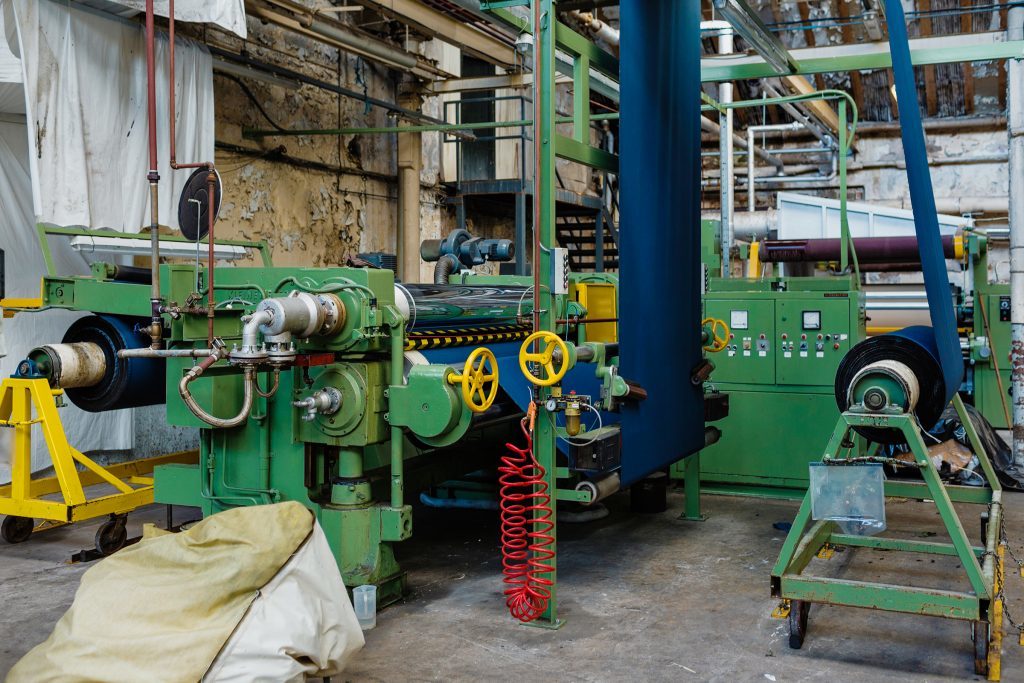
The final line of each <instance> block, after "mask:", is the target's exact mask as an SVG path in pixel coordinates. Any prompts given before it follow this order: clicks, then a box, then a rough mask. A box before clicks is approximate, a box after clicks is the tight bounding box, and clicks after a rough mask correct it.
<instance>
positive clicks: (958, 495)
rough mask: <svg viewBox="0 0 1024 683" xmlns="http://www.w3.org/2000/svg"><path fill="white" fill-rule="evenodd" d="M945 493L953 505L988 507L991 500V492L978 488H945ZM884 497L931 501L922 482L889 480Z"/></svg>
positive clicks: (929, 494) (886, 483)
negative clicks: (972, 504) (968, 504)
mask: <svg viewBox="0 0 1024 683" xmlns="http://www.w3.org/2000/svg"><path fill="white" fill-rule="evenodd" d="M946 493H947V494H948V495H949V499H950V500H952V501H953V502H954V503H976V504H978V505H988V504H989V503H990V502H991V500H992V491H991V490H990V489H988V488H982V487H978V486H947V487H946ZM885 495H886V496H888V497H891V498H911V499H916V500H930V499H931V493H930V492H929V491H928V487H927V486H926V485H925V484H924V483H922V482H915V481H896V480H892V479H890V480H888V481H886V482H885Z"/></svg>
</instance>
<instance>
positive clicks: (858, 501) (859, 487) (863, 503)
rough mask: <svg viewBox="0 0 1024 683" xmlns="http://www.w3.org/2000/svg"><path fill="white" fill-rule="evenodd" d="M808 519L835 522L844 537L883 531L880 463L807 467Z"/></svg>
mask: <svg viewBox="0 0 1024 683" xmlns="http://www.w3.org/2000/svg"><path fill="white" fill-rule="evenodd" d="M810 479H811V481H810V492H811V518H812V519H815V520H822V519H827V520H830V521H833V522H835V523H836V525H837V526H838V527H839V529H840V531H842V532H843V533H845V534H856V535H858V536H873V535H874V534H877V533H880V532H882V531H885V472H884V471H883V470H882V465H881V464H880V463H856V464H850V465H828V464H826V463H823V462H814V463H811V465H810Z"/></svg>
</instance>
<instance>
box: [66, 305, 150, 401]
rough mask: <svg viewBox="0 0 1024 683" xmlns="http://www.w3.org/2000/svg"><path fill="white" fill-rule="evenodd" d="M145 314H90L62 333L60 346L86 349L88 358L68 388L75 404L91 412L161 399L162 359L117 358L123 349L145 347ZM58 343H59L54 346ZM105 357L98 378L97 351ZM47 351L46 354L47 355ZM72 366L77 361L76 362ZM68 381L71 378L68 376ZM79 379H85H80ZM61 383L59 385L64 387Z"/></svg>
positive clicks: (147, 339) (68, 394)
mask: <svg viewBox="0 0 1024 683" xmlns="http://www.w3.org/2000/svg"><path fill="white" fill-rule="evenodd" d="M148 322H149V321H148V320H146V319H143V318H127V317H121V316H114V315H91V316H88V317H85V318H80V319H79V320H76V321H75V322H74V323H73V324H72V325H71V327H69V328H68V331H67V332H66V333H65V334H64V340H63V344H61V345H59V346H70V347H74V348H75V349H77V350H83V349H84V350H86V351H87V353H89V358H90V360H89V361H88V362H87V363H86V366H87V369H85V371H84V372H83V373H81V374H80V375H76V379H75V380H73V381H74V382H75V383H76V386H74V387H66V388H67V396H68V398H69V399H70V400H71V402H72V403H74V404H75V405H76V406H78V407H79V408H81V409H82V410H85V411H88V412H90V413H98V412H102V411H105V410H119V409H121V408H138V407H141V406H150V405H157V404H160V403H164V401H165V400H166V398H165V394H164V387H165V382H166V371H165V368H164V361H163V360H161V359H153V358H118V356H117V352H118V351H120V350H122V349H137V348H142V347H146V346H149V343H150V339H149V336H148V335H147V334H145V333H143V332H139V331H138V330H139V329H140V328H143V327H145V326H146V325H147V324H148ZM54 346H58V345H54ZM100 353H102V355H103V361H102V365H103V375H102V377H100V378H99V379H98V380H97V381H94V380H96V375H98V367H99V365H100V361H99V357H98V355H99V354H100ZM47 355H48V354H47ZM60 362H61V363H62V369H61V371H60V375H61V377H64V376H68V370H66V369H64V358H63V357H62V358H60ZM75 364H76V365H79V366H80V365H81V364H78V363H75ZM69 381H71V380H70V376H69ZM79 382H89V383H87V384H86V383H82V384H79ZM62 386H63V385H62Z"/></svg>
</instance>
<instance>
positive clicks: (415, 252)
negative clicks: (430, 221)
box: [397, 94, 423, 282]
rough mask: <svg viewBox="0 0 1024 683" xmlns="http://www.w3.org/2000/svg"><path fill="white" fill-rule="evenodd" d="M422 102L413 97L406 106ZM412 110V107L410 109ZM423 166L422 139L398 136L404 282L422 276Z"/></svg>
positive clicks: (401, 251)
mask: <svg viewBox="0 0 1024 683" xmlns="http://www.w3.org/2000/svg"><path fill="white" fill-rule="evenodd" d="M411 101H415V102H422V100H421V99H420V97H419V96H418V95H416V94H410V95H409V96H408V97H407V98H406V101H405V102H403V104H407V103H408V102H411ZM410 108H411V107H410ZM422 166H423V135H422V134H421V133H401V134H399V135H398V214H399V221H398V225H399V231H398V232H399V235H398V240H397V242H398V244H397V247H398V249H397V253H398V255H399V273H400V274H401V278H402V280H404V281H405V282H417V281H419V279H420V278H419V274H420V258H419V244H420V171H421V169H422Z"/></svg>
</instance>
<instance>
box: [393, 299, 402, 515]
mask: <svg viewBox="0 0 1024 683" xmlns="http://www.w3.org/2000/svg"><path fill="white" fill-rule="evenodd" d="M394 313H395V317H396V320H397V322H396V324H395V325H394V326H393V327H392V328H391V386H396V387H397V386H402V385H404V384H405V319H404V318H402V314H401V312H400V311H398V310H397V309H395V311H394ZM404 488H405V435H404V434H402V428H401V427H399V426H397V425H395V424H394V422H392V424H391V507H392V508H395V509H396V510H397V509H398V508H400V507H402V505H403V504H404V499H405V492H404Z"/></svg>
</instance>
